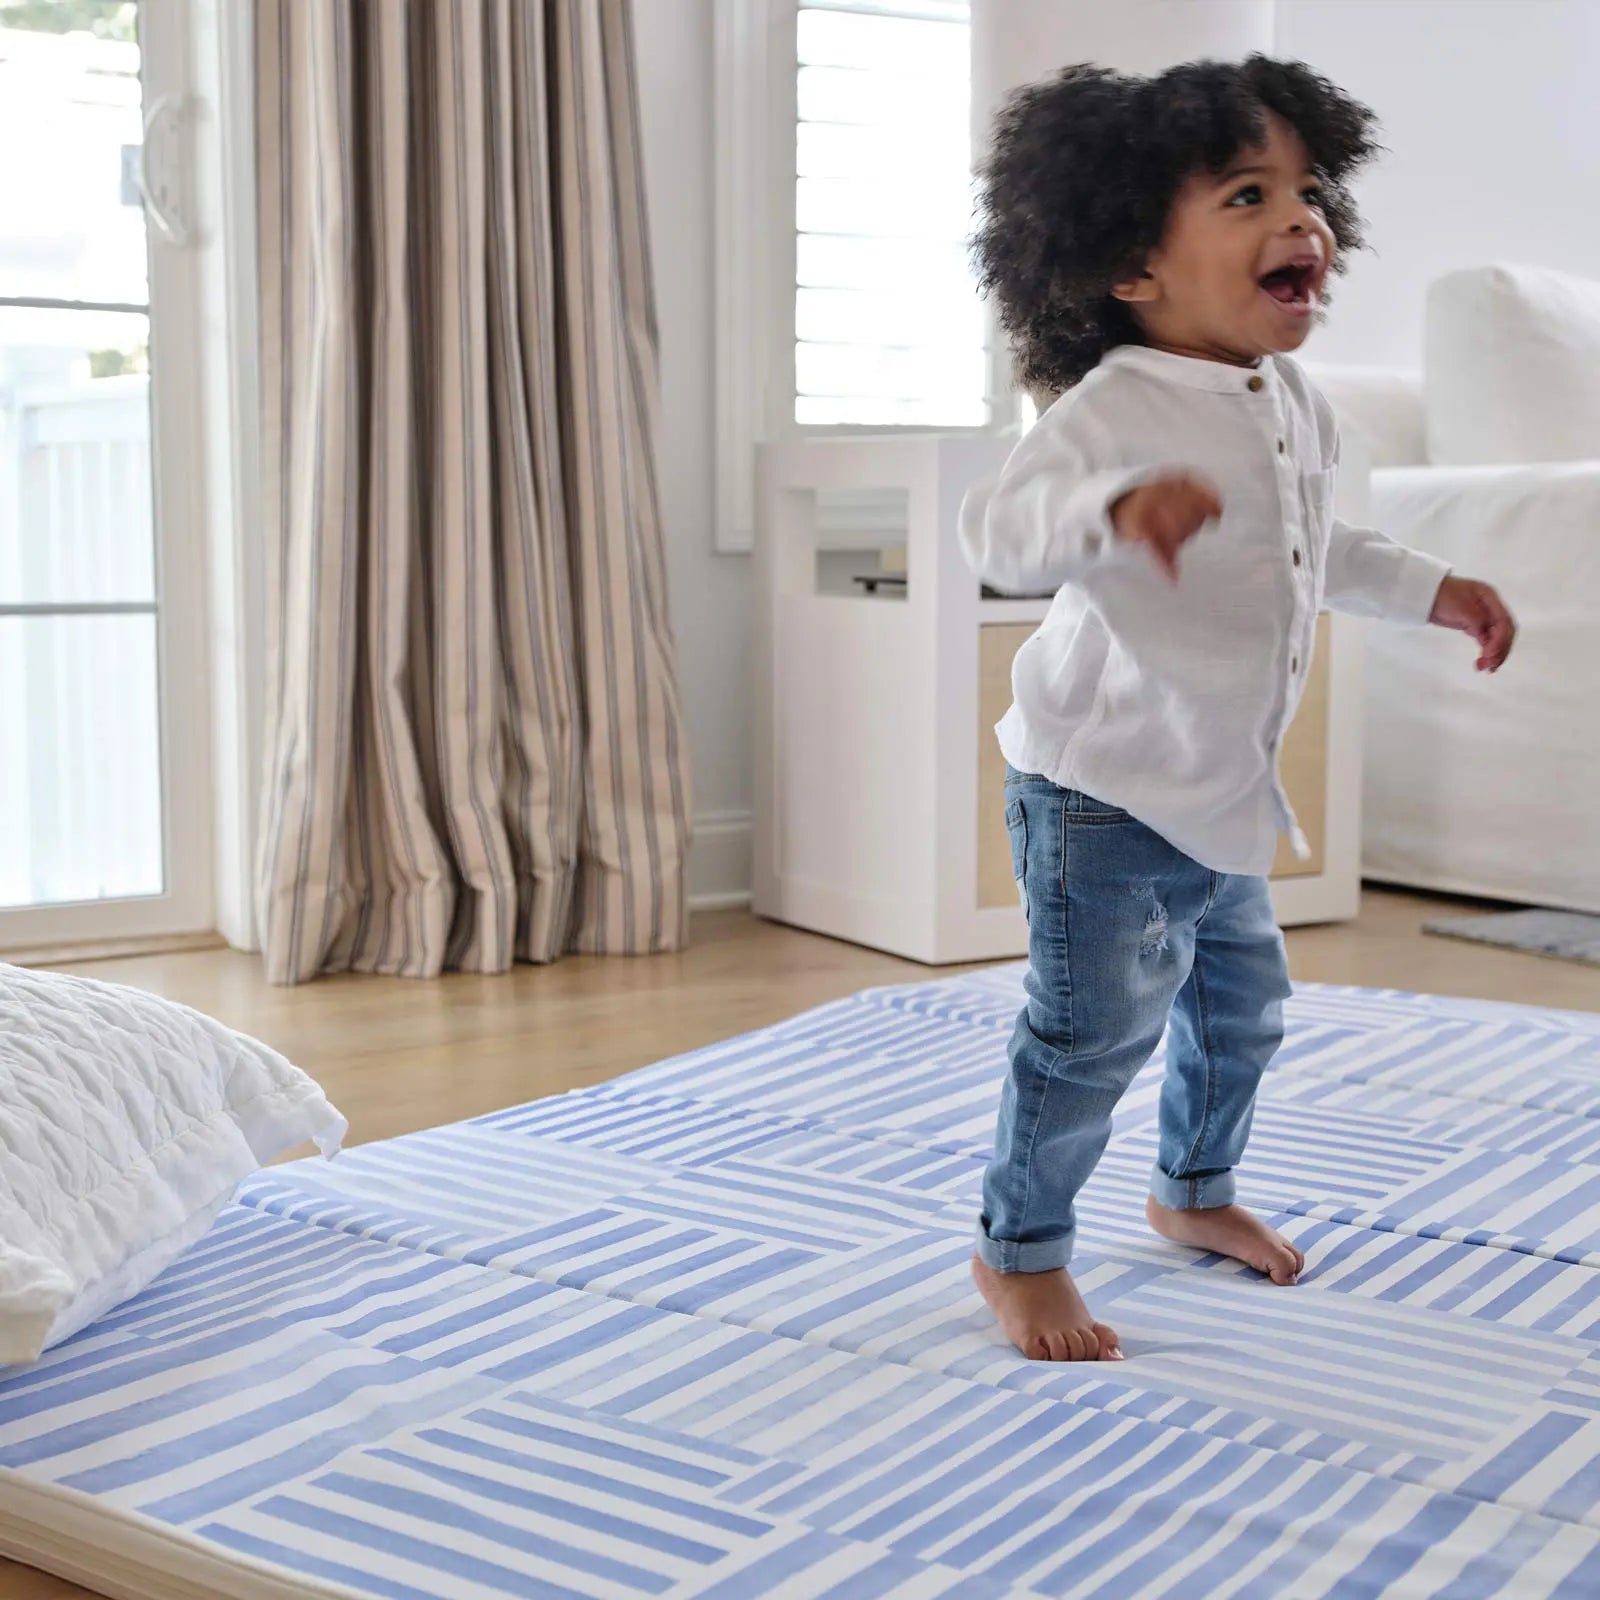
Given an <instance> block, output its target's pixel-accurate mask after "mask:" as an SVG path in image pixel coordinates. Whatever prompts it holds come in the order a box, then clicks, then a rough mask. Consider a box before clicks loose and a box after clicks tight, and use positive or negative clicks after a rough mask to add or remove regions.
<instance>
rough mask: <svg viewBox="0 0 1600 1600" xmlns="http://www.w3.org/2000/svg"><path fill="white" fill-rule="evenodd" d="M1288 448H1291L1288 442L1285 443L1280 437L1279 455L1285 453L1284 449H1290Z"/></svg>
mask: <svg viewBox="0 0 1600 1600" xmlns="http://www.w3.org/2000/svg"><path fill="white" fill-rule="evenodd" d="M1288 448H1289V447H1288V445H1286V444H1285V443H1284V442H1283V440H1282V439H1280V440H1279V441H1278V454H1279V455H1280V456H1281V455H1282V454H1283V452H1284V451H1285V450H1287V449H1288Z"/></svg>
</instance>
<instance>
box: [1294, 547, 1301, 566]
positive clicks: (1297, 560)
mask: <svg viewBox="0 0 1600 1600" xmlns="http://www.w3.org/2000/svg"><path fill="white" fill-rule="evenodd" d="M1294 564H1295V565H1296V566H1297V567H1298V566H1299V565H1300V552H1299V551H1298V550H1296V551H1295V553H1294Z"/></svg>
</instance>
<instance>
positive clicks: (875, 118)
mask: <svg viewBox="0 0 1600 1600" xmlns="http://www.w3.org/2000/svg"><path fill="white" fill-rule="evenodd" d="M798 93H799V100H800V115H801V117H802V118H803V119H804V120H805V121H807V122H853V123H864V124H866V125H867V126H869V127H884V126H887V127H894V126H904V125H905V124H907V123H920V122H928V123H941V124H942V123H944V122H945V121H946V119H951V118H953V119H957V120H958V121H959V122H960V123H961V125H962V126H965V125H966V120H967V114H968V112H967V103H968V97H969V92H968V86H967V82H966V79H965V78H964V77H963V78H962V79H961V80H960V81H958V82H956V81H952V82H945V81H942V80H935V81H934V82H931V83H930V82H929V80H928V79H927V78H926V77H920V76H918V75H916V74H915V73H897V72H856V71H851V70H847V69H844V68H838V67H802V68H801V69H800V82H799V85H798Z"/></svg>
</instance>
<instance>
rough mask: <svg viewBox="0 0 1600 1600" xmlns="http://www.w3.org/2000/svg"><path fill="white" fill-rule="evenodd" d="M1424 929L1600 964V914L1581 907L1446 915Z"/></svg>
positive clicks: (1485, 942)
mask: <svg viewBox="0 0 1600 1600" xmlns="http://www.w3.org/2000/svg"><path fill="white" fill-rule="evenodd" d="M1422 929H1423V932H1424V933H1439V934H1443V935H1444V936H1445V937H1446V938H1447V939H1471V940H1472V941H1473V942H1474V943H1476V944H1494V945H1501V946H1503V947H1504V948H1505V949H1507V950H1526V951H1527V952H1528V953H1529V954H1530V955H1538V956H1559V957H1560V958H1561V959H1562V960H1563V961H1587V962H1588V963H1589V964H1590V965H1591V966H1596V967H1600V917H1589V916H1585V915H1584V914H1583V913H1582V912H1580V911H1505V912H1499V913H1497V914H1496V915H1494V916H1489V917H1444V918H1441V919H1439V920H1438V921H1435V922H1425V923H1423V925H1422Z"/></svg>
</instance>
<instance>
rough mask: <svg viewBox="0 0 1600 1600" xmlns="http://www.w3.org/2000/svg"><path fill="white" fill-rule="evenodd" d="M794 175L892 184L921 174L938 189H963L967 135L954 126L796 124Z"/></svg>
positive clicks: (961, 128)
mask: <svg viewBox="0 0 1600 1600" xmlns="http://www.w3.org/2000/svg"><path fill="white" fill-rule="evenodd" d="M795 134H796V142H795V161H796V170H797V171H798V172H799V174H800V176H801V177H802V178H857V179H875V180H877V181H879V182H882V181H884V180H885V179H889V180H898V179H901V178H904V176H905V175H906V174H907V173H916V172H921V173H923V174H924V175H925V177H926V178H927V179H928V180H929V181H931V182H935V183H937V184H938V185H939V187H941V188H944V189H956V188H964V187H965V178H966V171H967V151H968V149H969V148H970V143H971V141H970V140H969V139H968V137H967V130H966V129H965V128H964V127H961V126H959V125H955V124H949V123H947V124H943V125H941V126H939V127H936V128H929V127H926V126H923V127H919V128H916V129H914V130H913V131H911V132H909V133H908V132H907V131H906V130H905V129H904V128H856V127H845V126H843V125H841V124H836V123H831V122H802V123H801V124H800V126H799V127H798V128H797V129H796V130H795Z"/></svg>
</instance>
